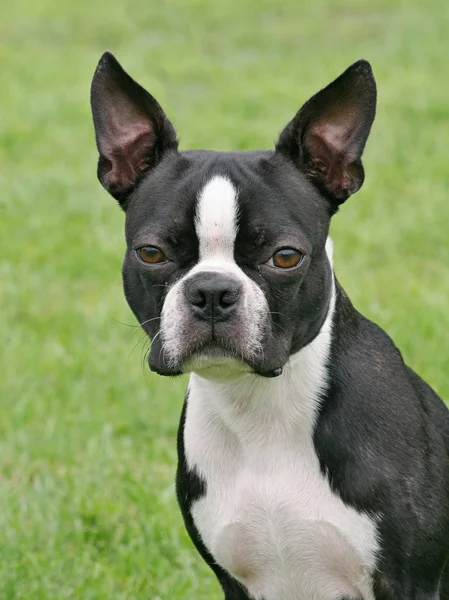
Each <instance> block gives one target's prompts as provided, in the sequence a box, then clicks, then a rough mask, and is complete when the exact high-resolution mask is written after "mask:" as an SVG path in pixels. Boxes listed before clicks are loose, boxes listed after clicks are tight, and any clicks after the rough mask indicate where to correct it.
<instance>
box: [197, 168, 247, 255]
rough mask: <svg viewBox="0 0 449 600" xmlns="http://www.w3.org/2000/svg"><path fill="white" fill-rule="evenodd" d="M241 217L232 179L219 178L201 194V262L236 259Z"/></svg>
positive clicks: (198, 207) (199, 228)
mask: <svg viewBox="0 0 449 600" xmlns="http://www.w3.org/2000/svg"><path fill="white" fill-rule="evenodd" d="M237 217H238V204H237V190H236V189H235V187H234V186H233V185H232V183H231V181H230V180H229V179H227V178H226V177H223V176H222V175H216V176H215V177H213V178H212V179H211V180H210V181H208V182H207V183H206V185H205V186H204V187H203V189H202V190H201V191H200V192H199V194H198V204H197V208H196V218H195V229H196V234H197V236H198V241H199V246H200V248H199V255H200V261H203V260H207V259H211V258H215V259H216V258H221V259H225V260H232V261H233V260H234V243H235V238H236V235H237Z"/></svg>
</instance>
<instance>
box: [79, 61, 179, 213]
mask: <svg viewBox="0 0 449 600" xmlns="http://www.w3.org/2000/svg"><path fill="white" fill-rule="evenodd" d="M91 106H92V116H93V120H94V127H95V136H96V140H97V147H98V151H99V153H100V158H99V161H98V171H97V174H98V179H99V180H100V182H101V184H102V185H103V187H104V188H105V189H106V190H107V191H108V192H109V193H110V194H111V195H112V196H114V198H116V199H117V200H118V201H119V203H120V205H121V206H122V208H123V209H125V210H126V207H127V204H128V198H129V195H130V193H131V192H132V191H133V190H134V189H135V187H136V186H137V185H138V184H139V182H140V181H141V179H142V177H143V176H144V175H145V174H146V173H147V172H148V171H149V170H150V169H152V168H153V167H155V166H156V165H157V164H158V162H159V161H160V160H161V158H162V156H163V154H164V153H165V152H167V151H170V150H174V151H176V150H177V148H178V142H177V139H176V133H175V130H174V128H173V125H172V124H171V123H170V121H169V120H168V119H167V117H166V116H165V114H164V111H163V110H162V108H161V107H160V106H159V104H158V103H157V102H156V100H155V99H154V98H153V96H151V95H150V94H149V93H148V92H147V91H146V90H144V89H143V88H142V87H141V86H140V85H139V84H138V83H136V82H135V81H134V80H133V79H132V78H131V77H130V76H129V75H128V74H127V73H126V72H125V71H124V70H123V69H122V67H121V66H120V64H119V63H118V61H117V60H116V59H115V58H114V56H113V55H112V54H110V53H109V52H106V53H105V54H103V56H102V57H101V59H100V62H99V63H98V66H97V69H96V71H95V74H94V77H93V80H92V87H91Z"/></svg>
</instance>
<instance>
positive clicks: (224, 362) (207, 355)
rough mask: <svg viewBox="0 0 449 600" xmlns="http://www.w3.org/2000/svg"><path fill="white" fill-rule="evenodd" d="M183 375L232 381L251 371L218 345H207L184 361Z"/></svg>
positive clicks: (247, 365) (241, 361)
mask: <svg viewBox="0 0 449 600" xmlns="http://www.w3.org/2000/svg"><path fill="white" fill-rule="evenodd" d="M182 371H183V373H197V374H198V375H200V376H201V377H204V378H207V379H230V378H231V379H232V378H235V377H238V376H239V375H242V374H245V373H251V372H252V371H253V369H252V368H251V366H250V365H249V364H247V363H246V362H245V361H244V360H243V359H241V358H239V357H237V356H236V353H235V352H232V351H231V350H228V349H227V348H225V347H222V346H220V345H218V344H214V343H208V344H205V345H204V346H202V347H201V348H200V349H198V350H197V351H196V352H193V353H192V354H190V356H188V357H187V358H186V360H184V362H183V365H182Z"/></svg>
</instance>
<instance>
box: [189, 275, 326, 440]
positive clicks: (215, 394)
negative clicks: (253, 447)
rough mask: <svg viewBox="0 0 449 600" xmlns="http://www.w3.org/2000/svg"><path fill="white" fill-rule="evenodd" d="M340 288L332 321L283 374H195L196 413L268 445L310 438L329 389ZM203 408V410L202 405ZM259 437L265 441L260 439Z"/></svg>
mask: <svg viewBox="0 0 449 600" xmlns="http://www.w3.org/2000/svg"><path fill="white" fill-rule="evenodd" d="M335 302H336V286H335V282H334V283H333V288H332V294H331V297H330V300H329V308H328V311H327V316H326V318H325V320H324V322H323V324H322V326H321V328H320V330H319V333H318V335H317V336H316V337H315V338H314V339H313V340H312V341H311V342H310V343H309V344H307V345H306V346H304V347H303V348H301V350H299V351H298V352H296V353H295V354H293V355H292V356H291V357H290V360H289V361H288V363H287V364H286V365H285V367H284V371H283V373H282V375H280V376H279V377H276V378H273V379H271V378H264V377H260V376H258V375H254V374H252V373H241V374H239V375H235V376H230V377H229V378H226V373H225V371H223V376H222V377H220V378H218V377H217V378H215V377H211V378H209V377H205V376H202V375H199V374H197V373H192V375H191V377H190V382H189V397H190V398H191V400H192V401H193V402H194V403H198V406H197V408H198V409H200V410H204V411H207V413H209V414H210V416H211V417H215V418H217V419H219V420H220V421H221V422H222V423H224V424H225V426H227V427H228V428H229V429H230V430H232V431H233V433H234V434H235V435H236V436H237V437H238V438H239V439H240V440H242V441H243V440H245V442H246V441H247V440H248V439H249V438H251V439H253V440H254V442H257V443H268V442H269V439H268V438H269V437H271V436H273V437H274V438H278V437H279V436H287V437H288V434H289V432H292V433H294V435H295V436H296V435H298V433H300V432H303V433H304V434H305V435H308V436H310V434H311V432H312V431H313V428H314V424H315V420H316V415H317V412H318V410H319V407H320V403H321V399H322V396H323V393H324V392H325V390H326V388H327V385H328V370H327V363H328V359H329V355H330V348H331V335H332V322H333V318H334V312H335ZM200 405H201V406H200ZM259 438H260V439H259Z"/></svg>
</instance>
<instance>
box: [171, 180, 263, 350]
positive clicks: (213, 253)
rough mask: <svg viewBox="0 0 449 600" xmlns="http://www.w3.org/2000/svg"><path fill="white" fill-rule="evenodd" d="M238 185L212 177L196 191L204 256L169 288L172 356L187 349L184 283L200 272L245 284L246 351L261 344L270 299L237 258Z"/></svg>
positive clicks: (242, 304)
mask: <svg viewBox="0 0 449 600" xmlns="http://www.w3.org/2000/svg"><path fill="white" fill-rule="evenodd" d="M237 223H238V202H237V190H236V189H235V187H234V186H233V185H232V183H231V181H230V180H229V179H227V178H226V177H222V176H215V177H213V178H212V179H211V180H210V181H209V182H208V183H206V185H205V186H204V187H203V189H202V190H201V191H200V193H199V194H198V204H197V209H196V219H195V229H196V233H197V236H198V242H199V257H200V260H199V262H198V264H196V265H195V266H194V267H193V268H192V269H191V270H190V271H189V272H188V273H187V275H185V276H184V277H183V278H182V279H181V280H180V281H178V282H176V283H175V284H174V285H173V287H172V288H171V289H170V291H169V292H168V294H167V297H166V299H165V302H164V307H163V310H162V315H161V335H162V341H163V345H164V351H165V352H166V353H167V355H168V356H169V357H171V358H172V360H173V361H177V360H178V359H179V358H180V357H181V356H182V352H183V343H182V337H183V330H184V328H185V321H186V318H187V315H188V314H189V311H190V307H189V306H188V304H187V302H186V299H185V297H184V289H183V288H184V284H185V282H186V281H187V280H188V279H189V278H190V277H193V276H194V275H196V274H198V273H200V272H211V271H213V272H214V271H215V272H218V273H220V274H226V275H229V276H231V277H233V278H235V279H236V280H238V281H239V282H240V283H241V284H242V294H241V299H240V301H239V309H238V311H239V315H238V316H239V317H240V320H241V328H240V329H241V332H242V337H243V338H244V339H245V340H246V347H245V354H246V356H247V357H250V356H251V355H252V354H254V353H255V352H256V351H257V350H258V349H259V347H260V341H261V338H262V335H263V328H264V325H265V323H266V321H267V315H268V304H267V301H266V298H265V295H264V294H263V292H262V290H261V289H260V288H259V286H258V285H256V284H255V283H254V282H253V281H252V280H251V279H250V278H249V277H248V276H247V275H245V273H244V272H243V271H242V269H241V268H240V267H239V266H238V265H237V264H236V262H235V261H234V245H235V238H236V236H237V230H238V225H237Z"/></svg>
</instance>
